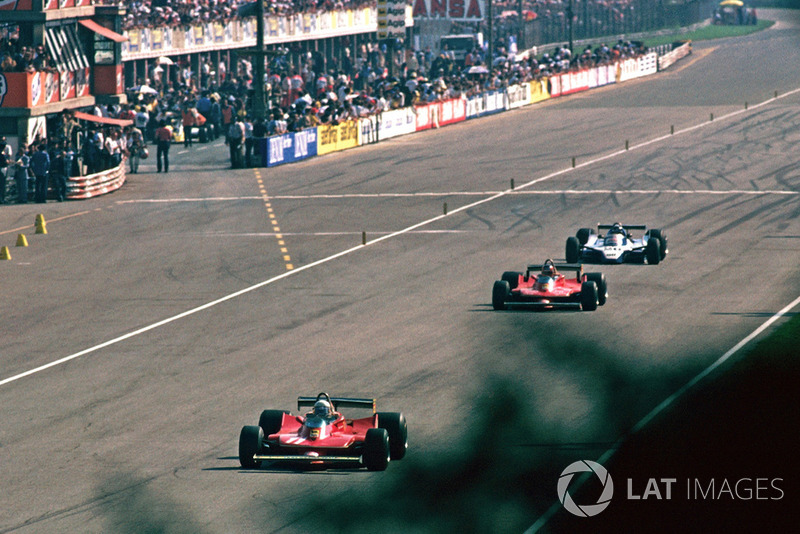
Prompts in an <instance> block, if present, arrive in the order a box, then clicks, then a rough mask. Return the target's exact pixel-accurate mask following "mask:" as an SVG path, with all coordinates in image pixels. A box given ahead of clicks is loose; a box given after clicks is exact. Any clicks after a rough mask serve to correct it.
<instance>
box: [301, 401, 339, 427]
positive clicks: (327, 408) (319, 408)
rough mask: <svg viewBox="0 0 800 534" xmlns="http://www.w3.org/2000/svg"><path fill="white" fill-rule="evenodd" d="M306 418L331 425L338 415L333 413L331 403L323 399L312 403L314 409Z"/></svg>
mask: <svg viewBox="0 0 800 534" xmlns="http://www.w3.org/2000/svg"><path fill="white" fill-rule="evenodd" d="M306 417H307V418H308V419H316V420H321V421H324V422H326V423H331V422H333V421H335V420H336V419H337V418H338V417H339V414H338V413H336V412H335V411H333V407H332V406H331V403H329V402H328V401H327V400H325V399H320V400H318V401H317V402H315V403H314V409H313V410H312V411H311V412H309V413H308V414H307V415H306Z"/></svg>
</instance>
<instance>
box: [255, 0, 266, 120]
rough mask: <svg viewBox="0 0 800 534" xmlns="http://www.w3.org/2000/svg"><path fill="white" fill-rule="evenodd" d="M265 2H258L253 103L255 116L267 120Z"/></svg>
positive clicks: (257, 0) (261, 0)
mask: <svg viewBox="0 0 800 534" xmlns="http://www.w3.org/2000/svg"><path fill="white" fill-rule="evenodd" d="M264 1H265V0H256V50H255V54H254V55H255V58H256V65H255V71H254V76H255V80H254V83H255V94H254V97H255V102H253V115H255V118H257V119H259V118H260V119H263V118H265V116H266V114H267V107H266V104H265V103H264V58H265V57H266V53H265V51H264Z"/></svg>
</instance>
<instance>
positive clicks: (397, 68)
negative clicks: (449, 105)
mask: <svg viewBox="0 0 800 534" xmlns="http://www.w3.org/2000/svg"><path fill="white" fill-rule="evenodd" d="M643 51H644V50H643V49H642V48H641V46H640V44H638V43H631V42H626V41H619V42H617V43H616V44H613V45H612V46H607V45H605V44H601V45H598V46H596V47H594V48H592V47H587V48H585V49H584V50H582V51H580V52H576V53H575V54H574V55H573V54H572V53H571V51H570V50H569V49H568V48H567V47H566V45H564V46H558V47H556V48H555V49H553V50H552V51H551V52H547V53H544V54H542V55H541V56H540V57H534V56H530V57H523V58H520V59H519V60H517V58H516V57H515V56H514V55H513V54H506V51H505V50H503V49H502V48H499V49H498V53H499V55H498V56H497V57H496V58H494V60H493V61H492V62H491V63H492V65H488V63H487V61H486V58H485V55H486V50H485V49H480V48H476V49H475V50H473V51H471V52H470V53H468V54H467V57H466V60H465V62H464V63H457V62H456V61H455V59H454V57H453V56H452V54H450V53H448V52H446V51H445V52H442V53H440V54H438V55H435V54H433V53H431V51H430V50H425V51H413V50H408V51H406V50H399V51H397V52H396V54H395V56H394V57H389V56H388V55H387V51H386V49H385V48H382V47H381V46H380V45H379V44H377V43H374V44H364V45H362V46H361V47H360V48H359V49H358V50H357V52H356V54H355V58H354V59H352V60H350V59H349V58H350V56H351V54H349V53H346V54H345V60H344V61H342V62H340V63H338V64H337V65H335V68H332V69H329V70H327V71H324V70H323V69H322V68H321V63H320V62H319V58H315V56H314V55H313V54H308V55H306V56H304V57H303V61H302V62H301V63H300V64H299V65H293V64H290V63H288V62H287V61H282V60H280V59H278V60H274V61H273V62H272V63H271V64H270V68H268V69H267V72H266V74H265V79H264V87H265V94H266V98H267V111H266V116H265V117H256V116H255V115H254V111H253V96H254V91H253V85H252V84H253V77H252V65H251V64H250V63H249V62H248V61H247V60H245V59H239V61H238V62H237V64H235V65H233V66H232V68H230V69H227V68H226V69H225V70H226V72H228V71H230V74H228V75H226V76H225V77H224V79H223V80H222V83H219V84H217V83H216V80H217V77H214V76H205V77H203V76H201V77H198V76H196V75H195V73H193V72H191V70H189V69H188V68H181V66H180V65H177V66H176V68H175V69H173V75H172V76H171V77H170V79H159V80H156V81H155V82H153V80H150V79H145V80H142V81H143V82H145V83H146V84H148V83H152V84H153V86H154V87H157V88H158V89H157V90H156V92H154V93H136V92H131V93H130V94H129V101H130V104H127V105H124V106H112V107H110V108H100V107H98V109H97V110H95V112H96V113H98V114H102V115H106V116H109V117H117V118H126V119H130V120H133V121H134V123H135V127H136V129H137V130H138V131H140V132H141V135H142V141H143V143H146V142H156V141H157V137H158V135H157V132H158V130H159V129H160V128H168V129H169V132H170V134H169V135H170V136H171V138H172V142H183V143H184V145H185V146H186V147H189V146H191V145H192V143H193V138H196V139H197V141H200V142H206V141H213V140H215V139H218V138H220V137H224V138H225V141H226V143H227V144H228V145H229V146H230V148H231V162H232V165H233V166H235V167H241V166H251V165H255V164H257V161H256V159H255V151H256V150H257V148H256V143H254V142H253V139H254V138H259V137H265V136H270V135H278V134H283V133H286V132H296V131H300V130H302V129H304V128H309V127H314V126H319V125H325V124H333V125H336V124H339V123H341V122H342V121H346V120H350V119H356V118H362V117H367V116H370V115H374V114H377V113H381V112H383V111H388V110H392V109H398V108H403V107H407V106H412V105H415V104H425V103H429V102H435V101H440V100H444V99H450V98H459V97H461V96H465V97H470V96H473V95H475V94H479V93H481V92H483V91H487V90H493V89H503V88H505V87H507V86H509V85H513V84H517V83H522V82H527V81H531V80H536V79H541V78H542V77H543V76H548V75H551V74H554V73H558V72H565V71H568V70H569V69H573V68H586V67H590V66H593V65H598V64H601V63H604V62H611V61H615V60H616V59H621V58H626V57H633V56H635V55H637V54H640V53H642V52H643ZM389 62H393V65H392V67H393V68H392V69H391V70H392V72H393V73H394V75H393V76H390V75H389V70H390V69H389ZM318 68H319V69H320V70H322V72H317V69H318ZM202 82H205V83H202ZM161 135H167V134H161ZM162 152H165V153H163V154H162ZM134 153H136V154H138V153H139V151H138V150H137V151H135V152H134ZM162 158H163V159H164V160H165V161H164V162H163V165H164V167H165V168H168V162H167V161H166V160H167V159H168V148H164V149H160V150H159V154H158V164H159V166H161V161H162Z"/></svg>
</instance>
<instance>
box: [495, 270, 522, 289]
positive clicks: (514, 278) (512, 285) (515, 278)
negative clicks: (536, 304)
mask: <svg viewBox="0 0 800 534" xmlns="http://www.w3.org/2000/svg"><path fill="white" fill-rule="evenodd" d="M520 275H522V273H520V272H517V271H506V272H504V273H503V276H501V277H500V280H504V281H506V282H508V288H509V289H516V287H517V285H518V284H519V277H520Z"/></svg>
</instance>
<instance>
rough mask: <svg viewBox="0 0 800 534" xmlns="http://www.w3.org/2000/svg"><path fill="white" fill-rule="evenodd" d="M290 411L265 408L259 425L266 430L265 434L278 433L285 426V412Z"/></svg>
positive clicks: (259, 419)
mask: <svg viewBox="0 0 800 534" xmlns="http://www.w3.org/2000/svg"><path fill="white" fill-rule="evenodd" d="M285 413H288V412H285V411H284V410H264V411H263V412H261V417H259V418H258V426H260V427H261V428H262V430H264V435H265V436H269V435H270V434H276V433H278V432H279V431H280V429H281V426H283V414H285Z"/></svg>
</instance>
